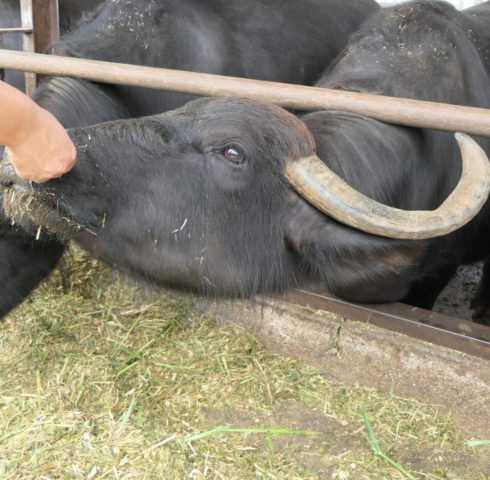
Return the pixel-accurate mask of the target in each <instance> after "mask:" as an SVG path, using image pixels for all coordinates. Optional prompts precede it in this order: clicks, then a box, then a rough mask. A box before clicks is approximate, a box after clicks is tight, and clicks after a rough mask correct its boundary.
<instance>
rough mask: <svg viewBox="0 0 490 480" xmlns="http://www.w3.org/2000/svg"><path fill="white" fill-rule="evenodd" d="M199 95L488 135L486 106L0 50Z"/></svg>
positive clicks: (43, 70)
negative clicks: (339, 112) (234, 97)
mask: <svg viewBox="0 0 490 480" xmlns="http://www.w3.org/2000/svg"><path fill="white" fill-rule="evenodd" d="M2 67H3V68H11V69H14V70H23V71H31V72H36V73H40V74H45V75H65V76H73V77H82V78H86V79H88V80H93V81H97V82H106V83H113V84H119V85H133V86H138V87H146V88H155V89H163V90H169V91H174V92H182V93H188V94H192V95H199V96H211V97H214V96H244V97H249V98H255V99H257V100H262V101H268V102H272V103H276V104H278V105H281V106H283V107H287V108H294V109H301V110H321V109H330V110H332V109H333V110H346V111H349V112H354V113H359V114H363V115H367V116H370V117H373V118H376V119H378V120H381V121H384V122H389V123H399V124H402V125H409V126H414V127H420V128H433V129H436V130H446V131H463V132H466V133H469V134H473V135H480V136H486V137H490V110H486V109H482V108H474V107H463V106H459V105H448V104H441V103H434V102H423V101H418V100H409V99H401V98H394V97H383V96H379V95H371V94H364V93H353V92H343V91H337V90H327V89H323V88H316V87H304V86H299V85H287V84H283V83H276V82H265V81H259V80H250V79H243V78H236V77H224V76H220V75H210V74H204V73H196V72H183V71H179V70H169V69H162V68H152V67H142V66H137V65H126V64H121V63H111V62H101V61H96V60H85V59H79V58H68V57H60V56H54V55H40V54H31V53H25V52H23V53H22V52H12V51H8V50H2V51H0V68H2Z"/></svg>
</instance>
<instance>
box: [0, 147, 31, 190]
mask: <svg viewBox="0 0 490 480" xmlns="http://www.w3.org/2000/svg"><path fill="white" fill-rule="evenodd" d="M24 183H26V182H25V181H24V180H22V179H21V178H20V177H19V176H18V175H17V172H16V171H15V168H14V166H13V165H12V164H11V163H10V162H9V161H8V157H7V155H4V156H3V159H2V160H1V161H0V187H1V188H9V187H12V186H13V185H14V184H24Z"/></svg>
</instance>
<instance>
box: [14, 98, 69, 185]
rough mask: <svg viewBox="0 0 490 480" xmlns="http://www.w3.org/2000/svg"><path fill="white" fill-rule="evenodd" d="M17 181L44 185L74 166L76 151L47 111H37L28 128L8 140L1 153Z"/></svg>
mask: <svg viewBox="0 0 490 480" xmlns="http://www.w3.org/2000/svg"><path fill="white" fill-rule="evenodd" d="M5 152H6V154H7V155H8V159H9V160H10V161H11V162H12V164H13V165H14V168H15V171H16V172H17V174H18V175H19V177H21V178H23V179H24V180H33V181H34V182H36V183H44V182H47V181H48V180H51V179H52V178H58V177H61V176H62V175H64V174H65V173H66V172H68V171H69V170H70V169H71V168H73V166H74V165H75V161H76V155H77V152H76V148H75V146H74V145H73V142H72V141H71V139H70V137H69V136H68V134H67V133H66V131H65V129H64V128H63V126H62V125H61V124H60V123H59V122H58V120H56V118H55V117H54V116H53V115H52V114H51V113H49V112H48V111H47V110H45V109H43V108H41V107H37V108H35V109H34V110H33V111H32V114H31V115H30V117H29V122H28V125H23V126H22V129H21V131H19V132H18V134H17V135H16V136H15V137H14V138H11V142H10V143H9V145H8V147H7V148H6V149H5Z"/></svg>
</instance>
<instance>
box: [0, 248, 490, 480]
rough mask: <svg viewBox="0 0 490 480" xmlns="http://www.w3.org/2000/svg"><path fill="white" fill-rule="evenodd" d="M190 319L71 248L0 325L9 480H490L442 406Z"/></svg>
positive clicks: (486, 450) (185, 305)
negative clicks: (331, 375)
mask: <svg viewBox="0 0 490 480" xmlns="http://www.w3.org/2000/svg"><path fill="white" fill-rule="evenodd" d="M192 307H193V300H192V298H189V297H185V296H180V295H176V294H156V293H155V292H147V291H144V290H142V289H141V288H138V287H136V286H131V285H128V284H127V283H126V282H125V281H123V280H121V279H120V278H119V277H118V276H117V275H116V274H114V273H113V272H111V271H110V270H108V269H106V268H104V267H102V266H101V265H100V264H98V263H97V262H96V261H94V260H90V259H87V258H86V257H85V256H84V255H83V254H81V253H80V252H79V251H74V252H73V253H72V254H71V256H70V258H69V259H68V260H67V261H66V263H65V265H64V267H63V268H62V269H61V272H60V271H58V272H57V273H56V274H55V275H54V276H53V277H52V278H51V279H50V280H49V281H48V282H47V283H46V284H45V285H44V286H43V287H42V288H41V289H40V290H39V291H38V292H37V293H36V294H35V295H34V296H33V297H32V298H31V299H30V300H29V301H28V302H26V303H25V304H24V305H23V306H22V307H20V308H19V309H17V310H16V311H15V312H14V313H13V314H11V315H10V316H9V317H8V318H7V320H6V322H5V323H3V324H1V325H0V479H2V480H7V479H8V480H17V479H26V480H27V479H38V480H48V479H79V478H80V479H86V480H91V479H102V478H108V479H109V478H110V479H130V478H133V479H134V478H137V479H170V480H174V479H177V480H178V479H225V480H234V479H243V480H248V479H254V478H259V479H298V480H299V479H301V480H304V479H319V478H325V479H339V480H344V479H366V480H377V479H403V478H417V479H468V480H470V479H471V480H477V479H485V478H490V460H489V457H490V447H489V446H488V445H485V442H483V444H479V446H478V448H475V447H471V446H468V445H466V442H467V441H468V440H469V439H467V438H464V436H463V435H462V434H461V433H459V432H458V430H457V429H456V427H455V425H454V423H453V421H452V419H451V418H450V417H448V416H444V415H441V414H440V413H439V412H438V411H437V409H436V408H433V407H430V406H427V405H422V404H420V403H418V402H416V401H413V400H409V399H403V398H398V397H395V396H394V395H391V394H389V393H381V392H378V391H375V390H371V389H366V388H360V387H355V386H354V387H352V386H346V385H343V384H340V383H337V382H332V381H329V380H328V372H327V373H322V372H319V371H317V370H314V369H312V368H311V367H309V366H308V365H305V364H303V363H301V362H300V361H298V360H295V359H291V358H283V357H279V356H276V355H273V354H272V353H270V352H268V351H267V350H266V349H265V348H264V347H263V346H262V345H261V344H260V342H258V341H257V340H256V339H255V338H254V337H253V336H252V335H250V334H249V333H247V332H244V331H243V330H241V329H239V328H236V327H233V326H217V325H215V324H213V321H212V319H207V318H200V317H199V316H198V315H197V314H196V313H195V311H194V310H193V308H192ZM387 458H388V459H390V460H389V461H387V460H386V459H387Z"/></svg>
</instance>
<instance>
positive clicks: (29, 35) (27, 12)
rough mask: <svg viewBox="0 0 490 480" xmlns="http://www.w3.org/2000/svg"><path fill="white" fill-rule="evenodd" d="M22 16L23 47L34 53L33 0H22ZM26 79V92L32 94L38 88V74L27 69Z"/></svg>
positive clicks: (25, 50) (26, 50)
mask: <svg viewBox="0 0 490 480" xmlns="http://www.w3.org/2000/svg"><path fill="white" fill-rule="evenodd" d="M20 18H21V22H22V28H24V29H25V32H24V33H23V34H22V48H23V50H24V52H29V53H31V52H32V53H33V52H34V51H35V45H34V34H33V32H32V28H33V21H32V0H20ZM25 80H26V86H25V89H26V93H27V94H28V95H31V94H32V92H33V91H34V90H35V88H36V74H35V73H33V72H29V71H27V72H26V74H25Z"/></svg>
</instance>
